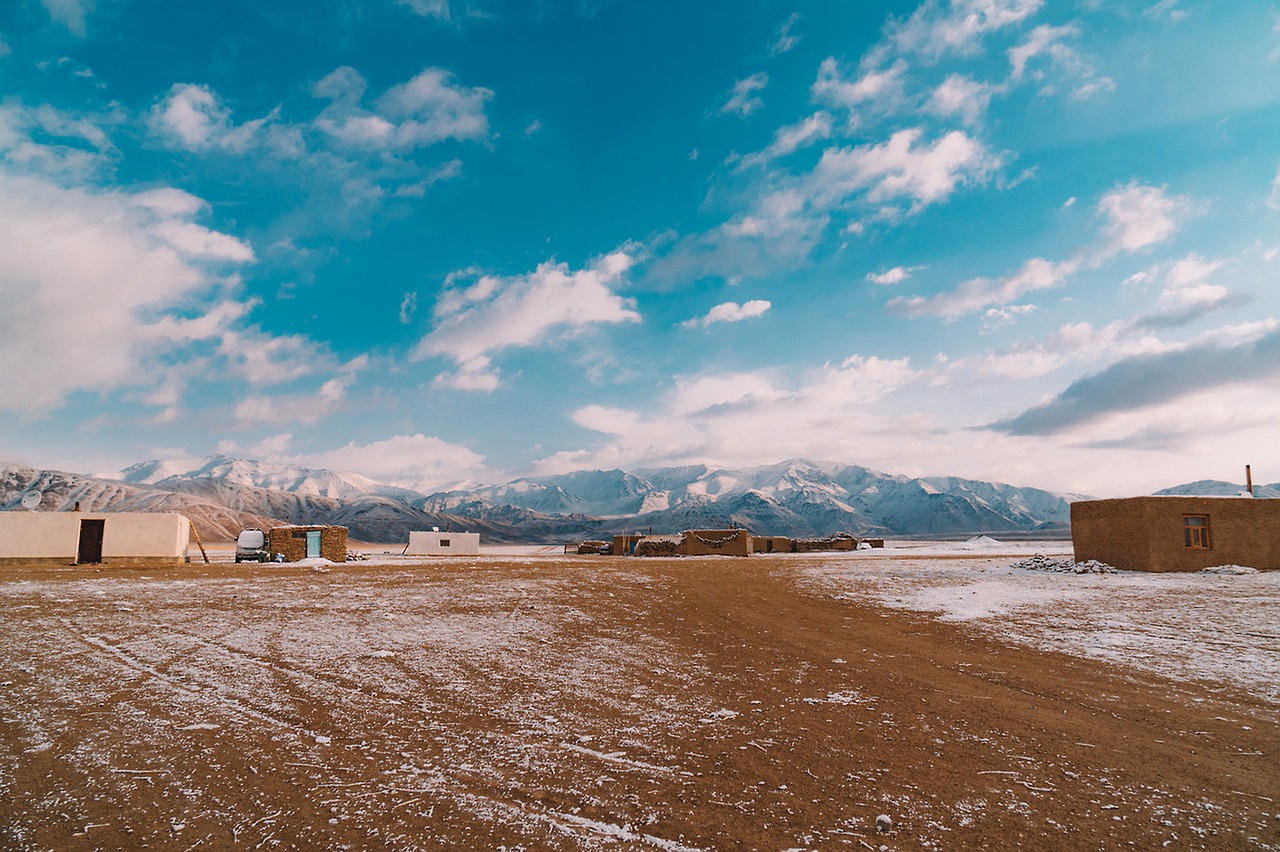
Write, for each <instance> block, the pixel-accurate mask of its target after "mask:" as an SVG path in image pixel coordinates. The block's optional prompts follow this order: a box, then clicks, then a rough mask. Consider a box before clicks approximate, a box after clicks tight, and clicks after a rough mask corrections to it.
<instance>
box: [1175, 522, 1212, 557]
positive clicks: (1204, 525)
mask: <svg viewBox="0 0 1280 852" xmlns="http://www.w3.org/2000/svg"><path fill="white" fill-rule="evenodd" d="M1182 543H1183V545H1184V546H1185V547H1188V548H1190V549H1191V550H1212V549H1213V538H1212V537H1211V535H1210V533H1209V516H1208V515H1183V516H1182Z"/></svg>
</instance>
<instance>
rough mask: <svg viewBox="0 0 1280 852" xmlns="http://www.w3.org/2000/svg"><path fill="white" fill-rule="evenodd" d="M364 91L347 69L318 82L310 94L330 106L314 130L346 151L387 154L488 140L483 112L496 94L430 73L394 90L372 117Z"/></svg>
mask: <svg viewBox="0 0 1280 852" xmlns="http://www.w3.org/2000/svg"><path fill="white" fill-rule="evenodd" d="M365 88H366V84H365V81H364V78H363V77H361V75H360V74H359V72H357V71H355V70H354V69H352V68H348V67H343V68H338V69H336V70H335V71H333V72H332V73H330V74H329V75H328V76H326V77H324V78H323V79H322V80H320V82H318V83H317V84H316V85H315V87H314V88H313V90H312V91H313V93H314V94H315V95H316V96H317V97H321V98H326V99H328V100H330V101H331V103H330V104H329V106H327V107H326V108H325V109H324V110H323V111H322V112H321V113H320V115H319V116H318V117H317V118H316V120H315V125H316V127H317V128H319V129H320V130H321V131H323V132H324V133H326V134H328V135H329V136H331V137H332V138H334V139H335V140H337V141H338V142H340V143H341V144H343V145H347V146H350V147H353V148H365V149H372V150H388V151H401V150H410V149H413V148H419V147H424V146H427V145H433V144H435V143H437V142H441V141H443V140H445V139H457V140H482V139H485V138H486V137H487V136H488V135H489V121H488V118H487V116H486V115H485V111H484V109H485V103H486V102H487V101H488V100H489V99H490V98H491V97H493V92H491V91H489V90H488V89H485V88H481V87H478V86H477V87H472V88H467V87H465V86H458V85H455V84H454V83H453V78H452V74H450V73H449V72H448V71H445V70H444V69H441V68H427V69H424V70H423V71H422V72H421V73H419V74H418V75H417V76H415V77H414V78H413V79H411V80H408V81H406V82H404V83H399V84H397V85H395V86H392V87H391V88H389V89H387V91H386V92H384V93H383V94H382V96H381V97H379V98H378V99H377V100H376V101H375V102H374V108H373V110H372V111H370V110H367V109H365V108H364V107H363V106H361V100H362V98H363V95H364V91H365Z"/></svg>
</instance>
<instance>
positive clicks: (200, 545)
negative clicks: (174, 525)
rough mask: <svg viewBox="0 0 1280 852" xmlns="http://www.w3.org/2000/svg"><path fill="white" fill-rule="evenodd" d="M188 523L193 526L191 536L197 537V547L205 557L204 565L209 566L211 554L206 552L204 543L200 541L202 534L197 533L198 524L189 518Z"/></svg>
mask: <svg viewBox="0 0 1280 852" xmlns="http://www.w3.org/2000/svg"><path fill="white" fill-rule="evenodd" d="M187 523H189V524H191V534H192V535H193V536H195V537H196V547H198V548H200V555H201V556H203V557H204V564H206V565H208V564H209V554H207V553H205V552H204V542H202V541H201V540H200V533H198V532H197V531H196V522H195V521H193V520H191V519H190V518H187Z"/></svg>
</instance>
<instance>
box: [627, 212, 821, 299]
mask: <svg viewBox="0 0 1280 852" xmlns="http://www.w3.org/2000/svg"><path fill="white" fill-rule="evenodd" d="M826 224H827V217H826V215H825V214H824V213H823V212H821V211H815V210H812V209H810V208H809V205H808V202H807V200H806V198H805V196H804V195H803V194H802V193H801V192H800V190H799V189H795V188H779V189H775V190H773V191H771V192H767V193H765V194H764V195H762V196H761V197H760V198H757V199H756V200H755V202H754V203H753V204H752V205H751V207H750V209H749V210H747V211H746V212H744V213H741V214H739V215H737V216H735V217H733V218H732V219H730V220H729V221H728V222H725V223H724V224H722V225H720V226H719V227H716V228H713V229H712V230H710V231H708V232H706V233H703V234H697V235H693V236H688V237H684V238H683V239H681V240H679V241H678V242H677V243H676V244H675V246H674V248H672V250H671V251H670V252H668V253H667V254H666V255H665V256H663V257H660V258H658V259H657V260H656V261H654V262H653V263H652V264H651V265H650V267H649V270H648V274H649V276H650V278H652V279H654V280H655V281H659V282H667V283H672V282H688V281H691V280H696V279H698V278H702V277H704V276H707V275H718V276H721V277H723V278H726V279H729V280H732V279H735V278H738V277H740V276H742V275H753V276H759V275H765V274H768V273H770V272H772V271H774V270H777V269H780V268H784V267H789V266H794V265H795V264H796V263H798V262H800V261H802V260H803V259H804V258H805V257H807V256H808V254H809V252H810V251H811V250H812V249H813V246H814V245H815V244H816V243H817V241H818V239H819V238H820V237H821V235H822V229H823V228H824V227H825V226H826Z"/></svg>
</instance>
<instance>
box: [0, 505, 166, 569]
mask: <svg viewBox="0 0 1280 852" xmlns="http://www.w3.org/2000/svg"><path fill="white" fill-rule="evenodd" d="M190 541H191V521H190V520H189V519H188V518H187V516H186V515H179V514H178V513H177V512H0V563H8V564H15V563H21V562H27V563H46V564H50V563H51V564H58V565H69V564H72V563H88V564H92V563H98V562H105V563H108V564H113V565H114V564H127V563H130V562H187V561H189V560H188V558H187V545H188V544H189V543H190Z"/></svg>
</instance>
